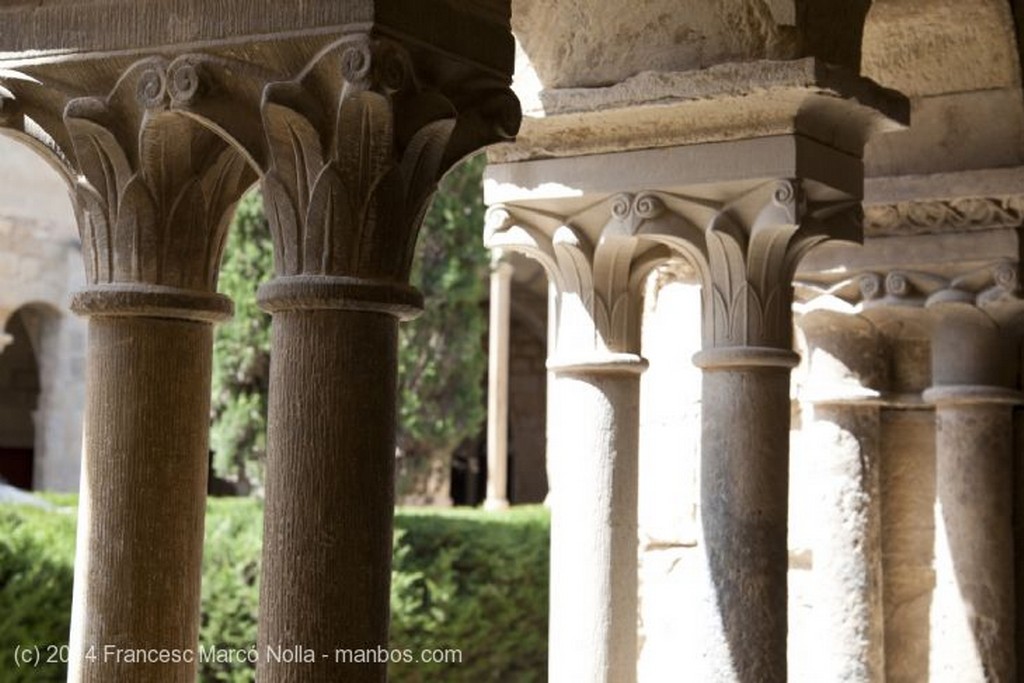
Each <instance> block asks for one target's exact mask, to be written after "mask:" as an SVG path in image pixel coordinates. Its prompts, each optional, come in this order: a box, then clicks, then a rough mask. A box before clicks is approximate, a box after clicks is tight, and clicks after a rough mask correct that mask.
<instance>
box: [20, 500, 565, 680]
mask: <svg viewBox="0 0 1024 683" xmlns="http://www.w3.org/2000/svg"><path fill="white" fill-rule="evenodd" d="M261 507H262V506H261V504H260V503H259V502H258V501H256V500H253V499H233V500H232V499H229V500H223V499H219V500H211V501H210V502H209V505H208V510H207V516H206V544H205V549H204V555H203V590H202V601H203V602H202V621H201V629H200V642H201V645H202V647H205V648H208V649H209V648H211V647H213V646H216V647H218V648H219V649H221V650H226V649H232V650H248V649H249V648H250V647H252V646H253V645H254V644H255V642H256V609H257V601H258V583H259V576H258V575H259V557H260V541H261V536H262V510H261ZM395 528H396V531H395V546H394V547H395V561H394V570H393V572H392V593H391V595H392V597H391V606H392V622H391V644H390V646H391V647H392V648H400V649H408V650H411V651H412V652H414V653H417V654H418V653H419V652H421V651H422V650H424V649H431V650H434V649H458V650H460V651H461V652H462V662H461V663H460V664H459V663H456V664H448V665H442V664H427V663H416V664H397V665H392V669H391V675H390V680H391V681H392V682H393V683H434V682H436V681H444V682H445V683H469V682H470V681H472V682H473V683H478V682H485V683H486V682H487V681H495V682H504V681H516V682H517V683H520V682H521V683H530V682H531V681H543V680H544V678H545V669H546V666H547V664H546V662H547V605H548V598H547V595H548V594H547V575H548V518H547V513H546V511H545V510H544V509H543V508H519V509H516V510H513V511H510V512H508V513H503V514H500V515H497V514H493V513H486V512H480V511H475V510H468V511H458V512H456V511H449V512H444V513H440V512H433V511H430V512H426V511H420V512H408V511H399V513H398V514H397V516H396V518H395ZM74 545H75V516H74V514H73V513H72V512H58V511H40V510H36V509H33V508H27V507H22V506H4V505H0V653H2V656H3V657H4V658H5V660H4V661H3V662H2V663H0V683H19V682H20V681H33V682H36V681H51V680H52V681H62V680H64V678H65V676H66V667H64V666H61V665H52V666H48V667H44V668H22V669H17V668H15V667H13V666H12V664H13V659H9V658H11V657H12V656H13V652H14V648H15V646H18V645H21V646H25V645H40V646H45V645H48V644H54V645H57V646H60V645H62V644H65V643H67V639H68V632H69V623H70V611H71V589H72V575H73V568H72V558H73V556H74ZM328 580H329V579H328ZM199 680H201V681H203V682H204V683H206V682H208V681H227V682H232V683H243V682H249V681H252V680H253V670H252V667H251V666H248V665H239V664H237V663H236V664H233V665H222V664H217V663H214V662H206V663H203V664H202V665H201V667H200V673H199Z"/></svg>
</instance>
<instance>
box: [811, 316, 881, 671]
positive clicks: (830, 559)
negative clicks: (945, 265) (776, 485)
mask: <svg viewBox="0 0 1024 683" xmlns="http://www.w3.org/2000/svg"><path fill="white" fill-rule="evenodd" d="M799 326H800V329H801V330H802V331H803V333H804V336H805V338H806V340H807V349H808V358H807V380H806V382H805V384H804V386H803V396H802V397H801V398H802V400H804V401H805V402H807V403H809V404H810V406H811V412H812V421H813V422H812V425H811V428H810V430H809V443H811V444H813V446H811V447H812V448H813V449H814V452H813V453H812V454H811V455H812V457H813V458H814V459H815V460H817V461H818V463H819V468H818V469H817V470H816V473H817V474H818V476H817V477H816V479H815V482H816V484H817V485H818V486H820V490H819V491H818V493H819V494H820V496H819V503H820V507H817V508H816V510H817V512H816V515H817V519H816V526H817V527H818V528H817V538H816V540H815V543H814V581H815V584H816V591H815V598H816V601H815V604H814V613H815V623H816V625H817V629H816V632H817V633H818V635H819V639H818V640H817V650H816V652H814V653H813V654H812V653H807V656H809V657H812V658H813V660H814V663H815V668H814V671H815V676H816V678H818V679H819V680H823V681H864V682H871V681H874V682H878V683H880V682H881V681H884V680H885V650H884V628H885V624H884V611H883V603H882V496H881V480H880V467H881V463H880V450H881V423H880V412H881V405H882V403H881V399H880V398H879V396H880V393H879V392H880V391H881V390H882V389H884V388H885V387H886V386H887V384H888V382H887V374H888V373H887V367H888V364H887V362H886V354H885V349H884V342H883V340H882V338H881V335H880V334H879V333H878V331H877V330H876V329H875V327H874V325H873V324H872V323H871V322H870V321H868V320H867V319H865V318H863V317H860V316H857V315H851V314H849V313H839V312H833V311H827V310H816V311H813V312H810V313H808V314H805V315H804V316H802V317H801V319H800V321H799ZM808 493H809V492H808Z"/></svg>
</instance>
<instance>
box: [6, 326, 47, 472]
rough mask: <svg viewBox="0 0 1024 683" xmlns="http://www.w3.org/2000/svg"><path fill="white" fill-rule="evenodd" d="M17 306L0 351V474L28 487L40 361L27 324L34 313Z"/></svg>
mask: <svg viewBox="0 0 1024 683" xmlns="http://www.w3.org/2000/svg"><path fill="white" fill-rule="evenodd" d="M32 313H33V312H32V311H30V310H29V309H28V308H22V309H19V310H18V312H16V313H15V314H14V315H13V316H12V317H11V318H10V319H9V320H8V322H7V326H6V329H5V330H4V333H5V335H6V336H5V340H6V342H7V343H6V344H5V348H3V350H0V477H2V478H3V479H4V480H5V481H6V482H7V483H9V484H12V485H14V486H17V487H19V488H23V489H31V488H32V483H33V463H34V452H33V451H34V446H35V424H34V418H33V414H34V413H35V410H36V406H37V404H38V403H39V387H40V384H39V364H38V363H37V360H36V353H35V349H34V345H33V343H32V338H31V336H30V334H29V327H30V326H31V325H32V323H33V321H34V320H35V318H36V316H33V314H32Z"/></svg>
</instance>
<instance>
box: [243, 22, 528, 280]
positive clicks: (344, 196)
mask: <svg viewBox="0 0 1024 683" xmlns="http://www.w3.org/2000/svg"><path fill="white" fill-rule="evenodd" d="M464 105H465V103H460V102H457V101H454V100H453V99H451V98H450V97H448V96H447V95H446V94H445V93H443V92H442V91H441V90H439V89H438V88H437V87H435V86H434V85H433V84H431V83H429V82H424V80H423V74H422V73H421V71H420V69H418V68H417V65H416V64H414V62H413V61H412V59H411V57H410V54H409V52H408V51H407V50H406V49H405V48H404V47H403V46H402V45H401V44H399V43H397V42H394V41H390V40H386V39H380V38H371V37H369V36H365V35H355V36H347V37H345V38H342V39H341V40H339V41H337V42H335V43H334V44H332V45H330V46H329V47H328V48H327V49H325V50H323V51H322V52H321V53H319V54H318V55H317V56H316V57H315V58H314V59H313V61H311V62H310V63H309V64H308V65H306V67H305V68H304V69H303V70H302V71H301V73H300V74H299V75H298V76H297V77H296V78H295V79H292V80H288V81H283V82H278V83H271V84H269V85H268V86H267V88H266V91H265V94H264V98H263V103H262V107H261V110H262V117H263V123H264V127H265V131H266V137H267V145H268V150H269V155H268V167H267V171H266V175H265V176H264V178H263V189H264V195H265V197H266V201H267V214H268V216H269V218H270V222H271V229H272V231H273V235H274V241H275V252H276V254H277V259H276V271H277V275H278V276H279V277H296V276H300V275H301V276H307V277H308V276H326V277H333V276H345V277H356V278H362V279H366V280H379V281H383V282H399V283H401V282H405V280H406V279H407V278H408V275H409V270H410V268H411V264H412V258H413V253H414V249H415V244H416V235H417V229H418V227H419V224H420V221H421V220H422V217H423V213H424V212H425V211H426V209H427V205H428V203H429V200H430V198H431V197H432V196H433V192H434V189H435V187H436V184H437V181H438V180H439V179H440V177H441V176H442V175H443V174H444V172H445V171H447V170H448V168H450V167H451V166H452V165H453V164H454V163H455V162H457V161H458V160H459V159H461V158H462V157H463V156H464V155H465V154H466V153H468V152H471V151H473V150H475V149H477V148H479V147H480V146H482V145H485V144H488V143H490V142H494V141H497V140H502V139H507V138H508V137H511V136H512V135H513V134H514V133H515V129H516V126H517V123H518V109H517V107H516V104H515V101H514V99H512V98H511V95H510V94H509V93H508V92H507V91H505V90H502V89H497V90H495V91H494V92H492V93H489V94H484V96H483V97H482V98H481V99H480V100H479V101H477V102H473V103H470V105H469V106H464Z"/></svg>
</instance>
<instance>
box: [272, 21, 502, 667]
mask: <svg viewBox="0 0 1024 683" xmlns="http://www.w3.org/2000/svg"><path fill="white" fill-rule="evenodd" d="M421 50H425V48H424V47H423V46H422V45H419V44H417V47H416V51H417V52H416V55H417V56H416V60H424V61H429V60H428V57H429V56H430V52H429V50H426V51H422V52H421ZM421 66H426V67H427V68H425V69H423V71H421V70H420V67H421ZM434 67H437V65H433V64H426V65H424V64H420V63H419V61H414V59H413V56H412V55H411V54H410V53H409V51H407V50H406V48H405V46H404V45H403V44H401V43H399V42H397V41H392V40H385V39H380V38H376V37H372V36H368V35H364V34H353V35H350V36H346V37H344V38H342V39H340V40H339V41H337V42H336V43H334V44H332V45H330V46H328V47H327V48H326V49H324V50H322V51H321V52H320V53H319V54H318V55H317V56H316V57H315V59H314V60H313V62H312V63H311V64H309V65H308V66H307V67H306V68H305V69H303V70H302V71H301V72H300V75H299V76H297V77H296V78H295V79H294V80H292V81H287V82H282V83H272V84H270V85H268V86H267V88H266V90H265V94H264V97H263V102H262V116H263V123H264V126H265V128H266V131H267V139H268V142H269V169H268V170H267V172H266V175H265V177H264V179H263V192H264V197H265V199H266V202H267V215H268V217H269V219H270V227H271V231H272V233H273V237H274V242H275V268H276V277H275V278H274V280H272V281H271V282H270V283H268V284H267V285H264V286H263V287H262V288H261V290H260V294H259V299H260V301H261V304H262V306H263V307H264V308H265V309H266V310H268V311H269V312H271V313H272V314H273V317H274V319H273V333H272V350H273V354H272V360H271V372H270V402H269V418H268V419H269V422H268V427H269V433H268V439H267V472H266V511H265V515H264V538H263V568H262V577H261V587H260V624H259V640H258V642H259V654H260V660H259V664H258V666H257V678H258V679H259V680H261V681H267V682H268V683H276V682H280V681H338V680H344V681H351V682H353V683H360V682H369V681H375V682H379V681H385V680H386V678H387V665H388V661H387V657H378V656H372V657H370V658H369V660H370V661H367V657H365V656H360V653H359V651H360V650H372V651H373V652H375V653H376V652H380V651H385V650H387V649H388V647H389V643H388V623H389V614H390V610H389V607H390V583H391V552H392V517H393V514H394V485H395V482H394V459H395V417H396V416H395V411H396V399H397V396H396V392H397V383H396V371H397V322H398V320H399V319H408V318H410V317H412V316H414V315H415V314H416V313H417V312H418V311H419V310H420V308H421V306H422V297H421V296H420V294H419V293H418V292H417V291H416V290H415V289H414V288H412V287H410V286H409V284H408V280H409V277H410V270H411V267H412V260H413V254H414V250H415V244H416V236H417V233H418V230H419V224H420V220H421V218H422V216H423V214H424V212H425V211H426V209H427V205H428V203H429V201H430V199H431V197H432V194H433V190H434V188H435V187H436V183H437V181H438V180H439V179H440V177H441V175H442V174H443V173H444V172H445V171H446V170H447V169H448V168H449V167H450V166H451V165H452V164H454V163H455V162H456V161H457V160H458V159H459V158H460V157H461V156H463V155H464V154H465V153H468V152H469V151H472V150H475V149H477V148H478V147H479V146H480V145H483V144H487V143H489V142H493V141H497V140H500V139H505V138H507V137H508V136H509V134H510V133H509V132H508V130H512V131H514V130H515V125H516V124H517V122H518V104H517V103H516V102H515V101H514V99H512V98H511V97H510V94H509V93H508V91H507V86H505V85H504V84H502V83H500V82H499V83H492V84H491V85H492V86H493V87H494V89H493V90H491V91H486V92H483V93H479V92H463V93H461V94H460V96H459V98H458V101H459V104H460V106H461V107H463V108H461V109H460V108H458V107H456V104H455V102H454V101H449V100H447V99H445V97H443V95H442V93H441V92H440V91H439V90H437V89H432V88H428V87H426V86H425V84H424V80H426V79H429V78H430V77H431V76H432V74H434V73H435V72H442V71H444V70H443V69H440V68H437V69H436V71H435V69H434ZM469 82H471V83H476V82H475V81H471V80H470V81H469ZM481 83H486V81H482V82H481ZM502 124H503V125H504V128H503V127H502ZM378 648H380V650H378Z"/></svg>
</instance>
